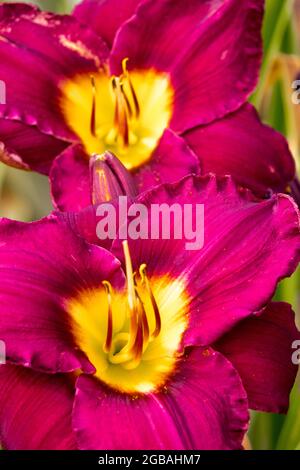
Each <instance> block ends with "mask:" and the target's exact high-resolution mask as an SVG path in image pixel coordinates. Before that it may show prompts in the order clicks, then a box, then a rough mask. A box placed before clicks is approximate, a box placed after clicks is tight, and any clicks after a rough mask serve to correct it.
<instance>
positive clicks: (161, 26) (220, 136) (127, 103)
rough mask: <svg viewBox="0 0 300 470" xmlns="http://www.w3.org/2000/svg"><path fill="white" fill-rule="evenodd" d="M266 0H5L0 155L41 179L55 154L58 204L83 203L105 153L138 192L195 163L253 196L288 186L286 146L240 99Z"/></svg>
mask: <svg viewBox="0 0 300 470" xmlns="http://www.w3.org/2000/svg"><path fill="white" fill-rule="evenodd" d="M263 3H264V2H263V0H244V1H243V2H241V1H240V0H222V1H221V0H205V1H201V2H200V1H199V0H188V1H185V2H181V1H174V0H157V1H155V2H153V1H152V0H140V1H139V0H123V1H122V4H121V5H120V2H119V1H118V2H116V0H103V1H98V0H84V1H83V2H82V3H81V4H80V5H78V6H77V7H76V8H75V10H74V12H73V14H72V15H70V16H59V15H54V14H51V13H44V12H41V11H39V10H38V9H37V8H34V7H31V6H29V5H25V4H14V5H6V4H4V5H1V6H0V39H1V40H0V59H1V68H0V78H1V79H2V80H4V81H5V82H6V83H7V103H6V104H5V105H4V104H2V105H0V136H1V137H0V140H1V141H2V147H1V151H0V154H1V159H2V161H4V162H6V163H8V164H10V165H13V166H18V167H21V168H25V169H34V170H37V171H40V172H43V173H46V174H48V173H49V171H50V168H51V165H52V163H53V161H54V163H53V166H52V170H51V174H50V179H51V183H52V194H53V197H54V201H55V203H56V206H57V207H58V208H60V209H63V210H77V209H81V208H83V207H85V206H88V205H89V204H90V199H89V197H90V193H89V192H88V191H86V188H87V186H88V184H89V181H88V180H89V171H88V161H89V157H90V156H91V155H92V154H93V153H103V152H104V151H106V150H110V151H112V152H114V153H115V154H116V155H117V156H118V158H120V160H121V161H122V163H123V164H124V165H125V166H126V167H127V169H130V170H131V171H132V172H133V174H134V175H135V177H136V180H137V182H138V184H139V187H140V189H141V190H143V189H145V188H149V187H150V186H153V185H156V184H158V183H160V182H172V181H176V180H178V179H180V178H181V177H183V176H185V175H186V174H189V173H199V171H200V169H201V171H202V172H203V173H208V172H211V171H212V172H215V173H217V174H220V175H224V174H231V175H232V176H233V177H234V178H235V180H236V181H237V182H238V183H239V184H240V185H243V186H246V187H249V188H251V189H253V190H254V191H256V192H257V193H258V194H259V195H260V196H264V195H265V194H266V192H268V190H269V188H270V189H272V190H275V191H285V190H286V188H287V185H288V184H289V182H290V181H292V179H293V177H294V174H295V165H294V161H293V159H292V156H291V154H290V152H289V149H288V146H287V143H286V141H285V139H284V138H283V137H282V136H281V135H280V134H278V133H277V132H275V131H274V130H272V129H271V128H268V127H267V126H264V125H263V124H262V123H261V122H260V120H259V118H258V115H257V113H256V111H255V110H254V108H253V107H252V106H251V105H250V104H245V100H246V99H247V97H248V96H249V94H250V93H251V91H252V90H253V88H254V86H255V84H256V81H257V77H258V70H259V65H260V61H261V53H262V47H261V37H260V29H261V22H262V16H263ZM19 77H20V79H18V78H19ZM57 155H59V156H58V157H57ZM170 155H171V157H170ZM55 157H57V158H56V159H55ZM54 159H55V160H54ZM199 165H200V167H199Z"/></svg>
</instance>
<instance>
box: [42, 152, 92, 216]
mask: <svg viewBox="0 0 300 470" xmlns="http://www.w3.org/2000/svg"><path fill="white" fill-rule="evenodd" d="M49 178H50V185H51V194H52V201H53V204H54V207H56V208H57V209H59V210H62V211H80V210H81V209H83V208H84V207H87V206H89V205H90V204H91V203H92V188H91V181H90V172H89V160H88V158H87V155H86V153H85V152H84V150H83V148H82V147H81V145H72V146H70V147H68V148H67V149H66V150H65V151H64V152H62V153H61V154H60V155H58V157H57V158H56V159H55V160H54V162H53V165H52V168H51V171H50V175H49Z"/></svg>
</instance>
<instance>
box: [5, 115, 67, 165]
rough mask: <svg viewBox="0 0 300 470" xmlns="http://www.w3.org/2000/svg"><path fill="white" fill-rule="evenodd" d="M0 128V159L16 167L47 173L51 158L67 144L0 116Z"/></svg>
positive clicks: (32, 127)
mask: <svg viewBox="0 0 300 470" xmlns="http://www.w3.org/2000/svg"><path fill="white" fill-rule="evenodd" d="M0 128H1V136H0V160H1V161H2V162H4V163H7V164H8V165H10V166H14V167H16V168H22V169H25V170H28V169H33V170H37V171H39V172H40V173H45V174H48V173H49V170H50V167H51V165H52V162H53V159H54V158H55V157H56V155H57V154H58V153H61V152H62V151H63V150H64V148H65V147H66V145H67V144H66V143H65V142H62V141H61V140H57V139H55V138H54V137H52V136H50V135H46V134H42V133H41V132H40V131H39V130H38V129H37V128H36V127H34V126H27V125H26V124H22V123H21V122H18V121H12V120H10V119H1V118H0ZM41 157H42V158H41Z"/></svg>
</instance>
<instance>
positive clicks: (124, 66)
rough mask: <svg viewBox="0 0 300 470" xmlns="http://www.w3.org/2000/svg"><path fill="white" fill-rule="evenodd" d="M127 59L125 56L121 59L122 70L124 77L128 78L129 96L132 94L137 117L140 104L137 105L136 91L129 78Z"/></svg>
mask: <svg viewBox="0 0 300 470" xmlns="http://www.w3.org/2000/svg"><path fill="white" fill-rule="evenodd" d="M128 60H129V59H128V57H126V58H125V59H123V60H122V70H123V75H124V77H126V78H127V80H128V84H129V88H130V92H131V96H132V99H133V102H134V108H135V117H136V118H138V117H139V115H140V105H139V101H138V98H137V96H136V92H135V89H134V87H133V84H132V81H131V80H130V74H129V72H128V70H127V62H128Z"/></svg>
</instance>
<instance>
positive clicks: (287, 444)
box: [0, 0, 300, 450]
mask: <svg viewBox="0 0 300 470" xmlns="http://www.w3.org/2000/svg"><path fill="white" fill-rule="evenodd" d="M7 1H8V3H12V1H11V0H7ZM120 1H122V0H120ZM241 1H243V0H241ZM26 3H36V4H39V6H40V7H41V8H42V9H44V10H52V11H56V12H59V13H63V12H69V11H70V10H71V9H72V8H73V6H74V5H75V4H76V3H79V1H78V0H77V1H76V0H41V1H31V2H26ZM263 35H264V48H265V55H264V63H263V66H262V70H261V75H260V81H259V85H258V88H257V91H256V92H255V94H254V95H253V96H252V98H251V101H252V102H253V103H254V105H255V106H256V107H257V109H258V111H259V112H260V115H261V117H262V119H263V120H264V121H265V122H267V123H268V124H270V125H272V126H273V127H275V128H276V129H278V130H279V131H281V132H282V133H284V134H285V135H286V137H287V139H288V141H289V144H290V148H291V150H292V152H293V154H294V157H295V160H296V162H297V166H298V171H299V170H300V104H299V105H295V104H293V103H292V99H291V97H292V92H293V90H292V82H293V81H294V80H296V79H297V78H300V0H267V1H266V15H265V21H264V29H263ZM0 195H1V197H0V216H2V217H10V218H13V219H18V220H25V221H28V220H33V219H37V218H40V217H42V216H44V215H47V214H48V213H49V211H50V210H51V201H50V197H49V186H48V181H47V178H46V177H43V176H40V175H37V174H34V173H27V172H23V171H19V170H14V169H11V168H8V167H6V166H4V165H3V164H1V163H0ZM276 299H277V300H284V301H288V302H290V303H292V305H293V307H294V309H295V312H296V315H297V323H298V327H300V270H298V273H295V275H294V276H293V277H292V278H291V279H288V280H285V281H284V282H282V283H281V285H280V286H279V289H278V292H277V294H276ZM299 382H300V380H299V379H298V383H296V385H295V387H294V390H293V393H292V396H291V405H290V410H289V413H288V415H287V416H286V417H285V416H280V415H272V414H266V413H252V419H251V428H250V432H249V441H250V447H251V448H253V449H298V450H300V383H299Z"/></svg>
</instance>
